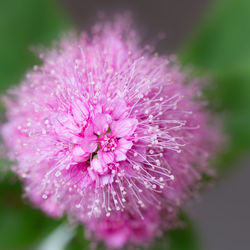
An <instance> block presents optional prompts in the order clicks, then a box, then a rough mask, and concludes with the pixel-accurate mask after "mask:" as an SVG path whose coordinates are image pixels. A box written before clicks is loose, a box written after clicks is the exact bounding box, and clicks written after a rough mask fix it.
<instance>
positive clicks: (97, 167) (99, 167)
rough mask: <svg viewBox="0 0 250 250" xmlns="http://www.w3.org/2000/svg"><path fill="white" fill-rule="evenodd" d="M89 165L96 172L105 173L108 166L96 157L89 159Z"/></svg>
mask: <svg viewBox="0 0 250 250" xmlns="http://www.w3.org/2000/svg"><path fill="white" fill-rule="evenodd" d="M91 167H92V169H93V170H94V171H95V172H96V173H98V174H105V173H106V172H107V171H108V167H107V166H106V165H104V164H102V162H101V161H100V160H99V159H97V158H94V159H93V160H92V161H91Z"/></svg>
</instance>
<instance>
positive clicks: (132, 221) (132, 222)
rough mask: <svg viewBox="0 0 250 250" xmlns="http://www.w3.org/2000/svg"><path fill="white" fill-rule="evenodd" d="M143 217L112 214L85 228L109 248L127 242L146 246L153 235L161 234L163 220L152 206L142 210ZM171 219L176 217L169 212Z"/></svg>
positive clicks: (120, 246) (122, 245) (119, 247)
mask: <svg viewBox="0 0 250 250" xmlns="http://www.w3.org/2000/svg"><path fill="white" fill-rule="evenodd" d="M143 217H144V220H142V219H141V217H139V216H136V215H133V214H127V213H126V214H124V213H122V214H113V215H111V216H110V217H108V218H103V219H102V220H98V222H97V223H96V222H94V223H93V222H89V224H88V225H87V229H86V230H87V231H90V235H91V233H92V232H94V234H93V236H92V237H94V238H95V239H97V240H102V241H104V242H105V243H106V245H107V246H108V248H111V249H121V248H122V247H124V246H125V245H126V244H128V243H129V244H132V245H143V246H147V245H148V244H149V243H151V241H152V239H153V238H154V237H159V236H161V226H162V225H163V224H164V222H163V220H162V218H161V215H160V213H159V211H157V210H155V208H154V207H151V209H150V210H145V211H143ZM165 219H166V218H165ZM168 219H170V218H168ZM171 219H176V217H175V214H171Z"/></svg>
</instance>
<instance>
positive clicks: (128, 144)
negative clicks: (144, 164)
mask: <svg viewBox="0 0 250 250" xmlns="http://www.w3.org/2000/svg"><path fill="white" fill-rule="evenodd" d="M132 146H133V142H132V141H128V140H126V139H124V138H121V139H120V140H119V141H118V149H119V150H122V151H123V152H127V151H128V150H129V149H131V148H132Z"/></svg>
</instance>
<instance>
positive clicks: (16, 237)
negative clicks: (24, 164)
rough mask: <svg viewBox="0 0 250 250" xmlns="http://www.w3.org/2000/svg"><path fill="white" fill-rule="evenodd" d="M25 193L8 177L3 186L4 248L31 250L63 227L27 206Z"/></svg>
mask: <svg viewBox="0 0 250 250" xmlns="http://www.w3.org/2000/svg"><path fill="white" fill-rule="evenodd" d="M21 193H22V190H21V185H20V183H19V182H18V181H17V180H16V178H15V177H14V176H13V175H12V174H7V176H6V177H5V178H4V180H2V181H1V183H0V197H1V206H0V221H1V223H0V235H1V237H0V249H6V250H7V249H8V250H15V249H16V250H17V249H27V248H28V247H31V246H33V245H34V244H36V243H37V242H39V240H41V239H42V238H43V237H45V236H46V235H47V234H48V233H50V232H51V231H52V230H53V229H54V228H55V227H56V226H57V225H58V224H59V222H58V221H56V220H52V219H50V218H48V217H46V216H45V215H43V213H42V212H41V211H39V210H37V209H34V208H32V207H31V205H29V204H25V202H24V200H23V199H22V198H21V197H22V194H21ZM26 203H28V202H26Z"/></svg>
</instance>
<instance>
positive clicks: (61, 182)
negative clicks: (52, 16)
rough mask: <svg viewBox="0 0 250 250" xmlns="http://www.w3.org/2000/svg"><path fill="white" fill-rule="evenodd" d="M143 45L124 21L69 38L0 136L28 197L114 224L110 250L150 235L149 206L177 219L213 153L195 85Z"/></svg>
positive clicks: (17, 100) (13, 109) (9, 103)
mask: <svg viewBox="0 0 250 250" xmlns="http://www.w3.org/2000/svg"><path fill="white" fill-rule="evenodd" d="M138 44H139V39H138V37H137V35H136V32H134V31H133V30H132V29H131V26H130V23H129V22H127V21H126V19H124V18H118V19H117V20H116V22H114V23H106V24H102V23H101V24H97V25H96V26H94V29H93V31H92V34H91V35H87V34H85V33H84V34H82V35H81V36H80V37H78V38H70V39H69V40H65V39H63V40H62V41H61V42H60V45H59V49H54V50H52V51H48V52H47V53H45V54H42V55H40V57H41V59H42V60H43V64H42V65H41V66H39V67H38V66H35V67H34V69H33V70H31V71H30V72H28V73H27V75H26V78H25V79H24V80H23V82H22V83H21V84H20V86H18V87H15V88H13V89H11V90H10V91H9V93H8V95H7V96H6V97H5V104H6V108H7V118H8V121H7V122H6V123H5V124H4V125H3V126H2V128H1V133H2V136H3V138H4V141H5V143H6V145H7V146H8V148H9V152H10V157H11V159H14V160H15V161H16V165H15V167H13V170H14V171H15V172H16V173H17V174H18V176H19V177H20V178H21V179H22V181H23V183H24V187H25V192H26V195H27V197H29V198H30V199H31V200H32V202H33V203H34V204H35V205H36V206H37V207H39V208H41V209H42V210H43V211H45V212H46V213H47V214H49V215H51V216H61V215H63V214H68V215H70V216H73V217H75V218H76V219H77V220H79V221H81V222H83V223H86V224H87V225H91V224H93V223H94V224H95V223H98V221H106V220H107V221H109V220H108V219H107V217H108V218H109V217H110V218H112V220H113V219H114V220H116V219H118V220H119V221H120V222H121V223H123V224H122V226H121V228H122V229H121V230H120V229H119V230H118V231H116V230H115V234H113V235H116V236H114V238H115V237H118V236H119V240H118V242H116V243H114V240H110V242H112V243H108V244H113V243H114V245H119V244H121V245H123V242H126V241H132V242H134V241H136V239H133V240H131V239H132V238H133V235H136V234H134V232H135V231H134V226H133V225H134V223H135V224H137V222H138V225H139V227H141V228H142V229H143V230H144V228H143V227H144V226H145V227H146V228H145V230H147V227H148V226H149V225H150V223H149V224H147V223H146V221H147V219H146V220H145V222H139V220H142V218H143V217H144V215H145V214H146V216H148V211H149V212H150V210H152V206H153V208H154V209H155V210H154V211H158V210H159V211H168V210H169V208H171V210H172V211H177V210H178V207H179V206H180V205H181V204H182V202H183V200H185V199H186V198H187V197H189V196H190V195H191V194H192V193H193V191H194V190H196V189H197V188H196V187H197V185H196V183H197V181H199V180H200V179H201V176H202V175H203V174H204V173H207V172H208V167H207V158H208V157H209V156H210V154H211V151H212V150H211V149H212V148H214V135H215V133H214V131H213V129H211V128H210V127H209V126H208V120H209V114H207V113H206V112H204V110H203V108H202V104H201V103H199V102H196V101H194V97H195V95H196V93H199V92H200V91H199V85H198V84H197V83H190V84H184V83H186V81H187V78H186V76H185V75H184V74H182V73H181V72H180V71H179V68H178V66H177V65H176V64H175V63H174V62H173V61H170V60H169V59H167V58H166V57H163V56H157V55H154V54H152V52H151V51H152V49H148V47H147V48H142V47H141V45H138ZM191 190H192V192H191ZM154 214H155V216H156V217H157V216H158V215H157V212H154ZM131 215H133V216H132V218H128V216H131ZM113 216H114V217H113ZM120 218H125V219H120ZM139 218H140V219H139ZM144 219H145V218H144ZM124 220H125V222H124ZM167 220H168V219H167ZM120 222H119V223H120ZM107 223H108V222H107ZM124 224H125V225H124ZM97 225H98V224H96V226H97ZM89 227H90V228H95V225H94V226H93V225H92V226H89ZM152 228H155V227H152ZM153 231H154V230H153ZM153 231H152V233H150V235H152V237H153V235H154V233H153ZM131 232H133V233H131ZM145 235H147V233H146V232H145V234H144V233H143V234H142V237H141V239H142V240H141V242H143V239H144V238H145V237H146V236H145ZM110 237H111V238H112V236H110ZM110 237H109V239H110ZM104 238H105V237H104ZM139 238H140V237H139ZM139 238H138V239H139ZM107 242H108V240H107Z"/></svg>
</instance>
